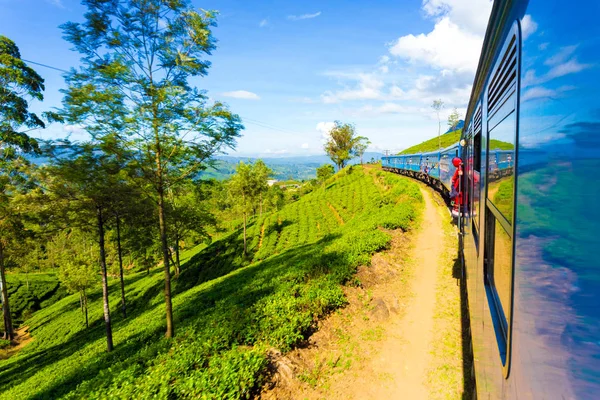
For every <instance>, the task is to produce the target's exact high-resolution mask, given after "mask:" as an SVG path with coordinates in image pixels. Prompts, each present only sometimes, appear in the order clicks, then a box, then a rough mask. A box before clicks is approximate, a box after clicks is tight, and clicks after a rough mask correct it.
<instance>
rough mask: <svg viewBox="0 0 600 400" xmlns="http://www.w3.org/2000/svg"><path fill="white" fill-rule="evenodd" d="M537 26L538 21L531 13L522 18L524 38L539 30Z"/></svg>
mask: <svg viewBox="0 0 600 400" xmlns="http://www.w3.org/2000/svg"><path fill="white" fill-rule="evenodd" d="M537 27H538V25H537V22H535V21H534V20H533V19H532V18H531V15H529V14H526V15H525V16H524V17H523V19H522V20H521V35H522V36H523V40H525V39H527V38H528V37H529V36H531V34H533V33H534V32H535V31H536V30H537Z"/></svg>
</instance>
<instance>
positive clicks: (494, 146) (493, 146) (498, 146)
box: [490, 139, 515, 150]
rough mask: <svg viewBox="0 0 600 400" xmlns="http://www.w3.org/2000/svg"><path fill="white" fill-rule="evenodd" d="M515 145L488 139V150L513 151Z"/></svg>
mask: <svg viewBox="0 0 600 400" xmlns="http://www.w3.org/2000/svg"><path fill="white" fill-rule="evenodd" d="M514 149H515V145H514V144H512V143H509V142H503V141H502V140H498V139H490V150H514Z"/></svg>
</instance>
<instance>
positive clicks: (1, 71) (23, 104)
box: [0, 35, 59, 157]
mask: <svg viewBox="0 0 600 400" xmlns="http://www.w3.org/2000/svg"><path fill="white" fill-rule="evenodd" d="M0 82H1V84H0V105H1V106H0V137H1V138H2V143H1V145H0V147H1V148H2V149H3V150H4V151H7V149H6V148H7V147H8V148H9V149H10V148H13V149H14V148H16V149H20V150H22V151H24V152H27V153H29V152H37V151H38V150H39V148H38V143H37V141H36V140H35V139H32V138H30V137H29V136H27V134H25V133H23V132H20V131H19V128H21V127H25V128H44V127H45V123H44V121H42V119H40V118H39V117H38V116H37V115H36V114H35V113H32V112H30V111H29V103H28V100H30V99H31V100H39V101H42V100H43V99H44V96H43V94H42V92H43V91H44V79H43V78H42V77H41V76H40V75H38V73H37V72H35V70H33V69H32V68H30V67H29V66H28V65H27V64H26V63H25V62H24V61H23V60H22V59H21V53H20V52H19V48H18V47H17V45H16V44H15V43H14V42H13V41H12V40H10V39H9V38H7V37H6V36H2V35H0ZM44 116H45V117H47V119H49V120H56V119H59V118H58V117H57V116H56V115H54V114H53V113H44ZM2 157H5V154H2Z"/></svg>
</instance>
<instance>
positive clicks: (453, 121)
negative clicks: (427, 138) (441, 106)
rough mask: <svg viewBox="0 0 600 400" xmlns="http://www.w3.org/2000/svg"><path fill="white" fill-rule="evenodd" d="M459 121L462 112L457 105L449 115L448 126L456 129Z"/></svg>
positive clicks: (452, 129)
mask: <svg viewBox="0 0 600 400" xmlns="http://www.w3.org/2000/svg"><path fill="white" fill-rule="evenodd" d="M459 122H460V113H459V112H458V110H457V109H456V107H454V110H453V111H452V112H451V113H450V115H448V128H449V129H450V130H451V131H455V130H456V126H457V125H458V123H459Z"/></svg>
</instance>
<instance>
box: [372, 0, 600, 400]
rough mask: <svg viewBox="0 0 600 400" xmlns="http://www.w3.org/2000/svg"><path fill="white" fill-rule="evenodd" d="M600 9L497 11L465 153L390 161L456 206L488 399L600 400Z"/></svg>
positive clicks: (500, 6) (554, 2) (387, 160)
mask: <svg viewBox="0 0 600 400" xmlns="http://www.w3.org/2000/svg"><path fill="white" fill-rule="evenodd" d="M598 17H600V2H597V1H580V2H577V3H571V4H566V3H564V2H561V1H558V0H545V1H541V0H535V1H534V0H532V1H495V2H494V4H493V7H492V12H491V15H490V19H489V22H488V26H487V31H486V34H485V38H484V42H483V47H482V51H481V55H480V58H479V64H478V68H477V72H476V75H475V78H474V82H473V88H472V91H471V96H470V99H469V103H468V107H467V111H466V115H465V125H464V128H463V131H462V134H461V138H460V141H459V142H458V143H456V144H454V145H452V146H449V147H448V148H446V149H440V150H438V151H435V152H431V153H424V154H403V155H397V156H386V157H383V158H382V167H383V168H384V169H386V170H388V171H391V172H396V173H401V174H404V175H407V176H410V177H413V178H417V179H421V180H423V181H425V182H427V183H428V184H430V185H432V186H434V187H437V188H438V189H439V190H440V191H442V193H445V194H449V191H450V189H451V188H450V184H451V177H452V175H453V174H454V171H455V168H454V166H453V165H452V164H451V163H450V162H449V160H451V159H452V158H453V157H459V158H460V159H461V160H462V163H463V164H462V167H461V168H462V169H463V174H462V175H461V181H460V186H461V190H462V193H463V204H462V209H461V210H460V211H461V212H460V218H459V220H458V225H459V237H460V240H459V243H460V249H459V250H460V254H461V259H462V267H463V277H464V281H463V282H464V286H465V296H466V303H467V305H468V315H469V323H470V332H471V344H472V354H473V365H474V375H475V386H476V397H477V398H480V399H598V398H600V261H599V257H598V254H597V252H598V251H600V233H599V232H598V230H599V229H600V209H599V207H598V199H600V185H599V179H598V175H599V174H600V96H598V93H599V92H600V91H599V90H598V89H600V24H598V23H597V21H598Z"/></svg>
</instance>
